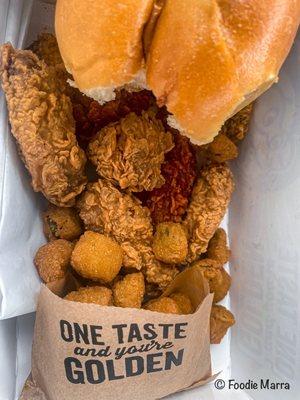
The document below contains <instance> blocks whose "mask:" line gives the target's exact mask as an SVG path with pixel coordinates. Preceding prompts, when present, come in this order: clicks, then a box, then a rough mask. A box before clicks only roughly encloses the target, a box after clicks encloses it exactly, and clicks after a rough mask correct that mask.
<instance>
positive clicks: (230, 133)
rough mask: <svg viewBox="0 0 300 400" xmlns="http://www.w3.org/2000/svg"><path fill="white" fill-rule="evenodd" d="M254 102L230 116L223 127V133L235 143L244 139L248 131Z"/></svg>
mask: <svg viewBox="0 0 300 400" xmlns="http://www.w3.org/2000/svg"><path fill="white" fill-rule="evenodd" d="M253 104H254V103H251V104H249V105H248V106H247V107H245V108H243V109H242V110H241V111H239V112H238V113H237V114H235V115H234V116H233V117H231V118H229V119H228V120H227V121H226V122H225V124H224V125H223V127H222V129H221V133H222V134H225V135H226V136H227V137H228V138H229V139H230V140H231V141H232V142H233V143H234V144H238V143H239V142H240V141H241V140H243V139H244V137H245V135H246V134H247V132H248V129H249V124H250V118H251V114H252V111H253Z"/></svg>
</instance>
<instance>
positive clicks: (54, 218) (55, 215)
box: [43, 204, 82, 241]
mask: <svg viewBox="0 0 300 400" xmlns="http://www.w3.org/2000/svg"><path fill="white" fill-rule="evenodd" d="M43 221H44V233H45V236H46V237H47V239H48V240H56V239H66V240H70V241H72V240H75V239H78V238H79V236H80V235H81V234H82V226H81V221H80V218H79V215H78V214H77V212H76V210H75V209H74V208H66V207H56V206H54V205H53V204H49V206H48V208H47V210H46V211H45V212H44V213H43Z"/></svg>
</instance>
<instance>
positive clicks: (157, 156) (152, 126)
mask: <svg viewBox="0 0 300 400" xmlns="http://www.w3.org/2000/svg"><path fill="white" fill-rule="evenodd" d="M172 147H173V140H172V135H171V133H169V132H165V131H164V127H163V125H162V123H161V121H159V120H158V119H156V118H155V115H154V113H153V112H150V111H148V112H142V115H141V116H137V115H136V114H134V113H131V114H129V115H127V116H126V117H125V118H123V119H121V120H120V121H118V122H116V123H114V124H111V125H108V126H106V127H105V128H103V129H101V130H100V132H99V133H98V134H97V135H96V136H95V138H94V139H93V140H92V141H91V142H90V144H89V146H88V153H87V154H88V157H89V159H90V160H91V162H92V163H93V164H94V165H95V167H96V169H97V172H98V174H99V175H101V176H103V177H104V178H106V179H108V180H110V181H112V182H114V183H117V184H118V185H119V186H120V188H121V189H128V190H130V191H132V192H141V191H143V190H148V191H149V190H153V189H154V188H156V187H161V186H162V185H163V184H164V183H165V179H164V178H163V176H162V175H161V165H162V163H163V162H164V159H165V153H167V152H169V151H170V150H171V149H172Z"/></svg>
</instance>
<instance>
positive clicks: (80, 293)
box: [65, 286, 113, 306]
mask: <svg viewBox="0 0 300 400" xmlns="http://www.w3.org/2000/svg"><path fill="white" fill-rule="evenodd" d="M65 300H69V301H77V302H79V303H93V304H98V305H99V306H112V305H113V302H112V291H111V290H110V289H108V288H107V287H105V286H91V287H82V288H79V289H78V290H75V291H74V292H71V293H69V294H67V296H66V297H65Z"/></svg>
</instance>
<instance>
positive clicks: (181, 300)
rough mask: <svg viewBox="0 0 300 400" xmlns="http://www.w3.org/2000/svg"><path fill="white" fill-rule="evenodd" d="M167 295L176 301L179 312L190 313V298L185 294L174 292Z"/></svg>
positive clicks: (191, 310)
mask: <svg viewBox="0 0 300 400" xmlns="http://www.w3.org/2000/svg"><path fill="white" fill-rule="evenodd" d="M169 297H170V298H171V299H172V300H174V301H175V302H176V303H177V305H178V307H179V309H180V311H181V314H192V312H193V306H192V303H191V300H190V299H189V298H188V297H187V296H186V295H184V294H183V293H179V292H176V293H172V294H170V296H169Z"/></svg>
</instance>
